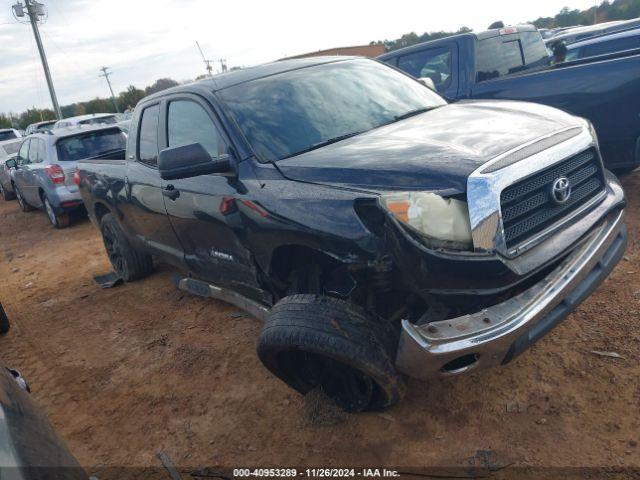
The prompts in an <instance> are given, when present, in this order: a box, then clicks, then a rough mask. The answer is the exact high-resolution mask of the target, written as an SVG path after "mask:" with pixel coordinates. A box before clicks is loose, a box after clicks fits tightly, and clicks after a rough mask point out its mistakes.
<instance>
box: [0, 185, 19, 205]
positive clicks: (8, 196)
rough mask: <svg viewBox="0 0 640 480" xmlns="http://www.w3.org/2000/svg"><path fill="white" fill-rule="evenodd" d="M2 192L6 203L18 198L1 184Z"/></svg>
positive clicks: (0, 189)
mask: <svg viewBox="0 0 640 480" xmlns="http://www.w3.org/2000/svg"><path fill="white" fill-rule="evenodd" d="M0 192H2V198H3V199H4V201H5V202H8V201H9V200H13V199H15V198H16V195H15V193H13V192H7V191H6V190H5V188H4V187H3V186H2V183H0Z"/></svg>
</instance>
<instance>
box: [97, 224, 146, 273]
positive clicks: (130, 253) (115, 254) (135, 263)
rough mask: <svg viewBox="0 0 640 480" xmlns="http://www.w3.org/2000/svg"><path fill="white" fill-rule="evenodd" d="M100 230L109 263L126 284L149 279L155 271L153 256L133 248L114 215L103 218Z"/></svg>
mask: <svg viewBox="0 0 640 480" xmlns="http://www.w3.org/2000/svg"><path fill="white" fill-rule="evenodd" d="M100 230H101V232H102V239H103V241H104V247H105V249H106V250H107V255H108V256H109V261H110V262H111V265H112V266H113V269H114V270H115V272H116V274H118V276H119V277H120V278H122V279H123V280H124V281H125V282H133V281H135V280H140V279H142V278H145V277H147V276H148V275H149V274H150V273H151V272H152V270H153V261H152V259H151V255H146V254H144V253H141V252H139V251H137V250H136V249H135V248H133V247H132V246H131V244H130V243H129V241H128V240H127V237H126V236H125V235H124V232H123V231H122V229H121V228H120V225H119V224H118V222H117V221H116V219H115V217H114V215H113V214H112V213H107V214H105V215H104V216H103V217H102V220H101V222H100Z"/></svg>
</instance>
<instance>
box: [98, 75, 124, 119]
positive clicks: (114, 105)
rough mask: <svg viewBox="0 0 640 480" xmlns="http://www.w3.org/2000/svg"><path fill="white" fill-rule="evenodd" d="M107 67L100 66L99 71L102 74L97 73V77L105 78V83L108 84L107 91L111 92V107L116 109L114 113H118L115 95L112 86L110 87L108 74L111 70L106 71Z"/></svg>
mask: <svg viewBox="0 0 640 480" xmlns="http://www.w3.org/2000/svg"><path fill="white" fill-rule="evenodd" d="M107 69H108V67H102V68H101V69H100V71H101V72H102V75H98V76H99V77H104V78H105V79H106V80H107V85H109V91H110V92H111V100H113V107H114V108H115V109H116V113H120V110H118V104H117V103H116V96H115V95H114V94H113V88H111V81H110V80H109V75H111V72H109V71H107Z"/></svg>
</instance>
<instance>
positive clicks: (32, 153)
mask: <svg viewBox="0 0 640 480" xmlns="http://www.w3.org/2000/svg"><path fill="white" fill-rule="evenodd" d="M39 151H40V140H38V139H36V138H32V139H31V146H30V147H29V162H31V163H38V162H39V161H40V160H39V158H38V152H39Z"/></svg>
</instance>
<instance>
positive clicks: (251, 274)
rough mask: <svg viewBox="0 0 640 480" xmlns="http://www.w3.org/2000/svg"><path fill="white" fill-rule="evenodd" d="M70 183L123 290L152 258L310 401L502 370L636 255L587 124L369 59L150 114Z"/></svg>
mask: <svg viewBox="0 0 640 480" xmlns="http://www.w3.org/2000/svg"><path fill="white" fill-rule="evenodd" d="M78 168H79V171H78V174H77V175H76V181H77V183H78V184H79V185H80V191H81V194H82V198H83V200H84V202H85V204H86V207H87V211H88V212H89V215H90V217H91V219H92V221H93V222H94V223H95V224H96V226H98V228H100V230H101V232H102V235H103V237H104V243H105V247H106V250H107V253H108V255H109V258H110V260H111V262H112V264H113V267H114V268H115V270H116V272H117V273H118V274H119V275H120V276H121V277H123V278H124V279H125V280H127V281H130V280H137V279H140V278H142V277H144V276H145V275H147V274H149V273H150V272H151V270H152V256H155V257H158V258H160V259H162V260H164V261H165V262H168V263H170V264H173V265H175V266H176V267H178V269H180V270H181V271H182V272H184V276H182V277H178V278H177V279H176V283H177V285H178V287H179V288H182V289H185V290H188V291H190V292H192V293H195V294H198V295H203V296H208V297H214V298H218V299H223V300H226V301H228V302H231V303H234V304H236V305H238V306H241V307H242V308H244V309H246V310H247V311H249V312H251V313H252V314H254V315H255V316H256V317H259V318H262V319H264V321H265V324H264V327H263V330H262V333H261V336H260V340H259V343H258V355H259V357H260V359H261V360H262V362H263V363H264V364H265V366H266V367H267V368H268V369H269V370H270V371H271V372H273V373H274V374H275V375H276V376H278V377H279V378H281V379H282V380H283V381H285V382H286V383H287V384H289V385H290V386H291V387H293V388H295V389H297V390H298V391H300V392H302V393H304V392H308V391H310V390H311V389H314V388H322V389H323V391H324V392H325V393H326V394H327V395H328V396H330V397H331V398H333V399H334V400H335V401H336V402H337V404H338V405H340V406H341V407H342V408H344V409H346V410H349V411H361V410H367V409H375V408H382V407H385V406H388V405H391V404H393V403H395V402H397V401H398V400H399V399H400V397H401V395H402V392H403V388H404V387H403V385H404V383H403V377H402V375H401V373H405V374H408V375H410V376H413V377H418V378H431V377H438V376H447V375H455V374H461V373H465V372H468V371H471V370H474V369H479V368H483V367H490V366H494V365H500V364H505V363H507V362H509V361H510V360H512V359H513V358H515V357H516V356H517V355H518V354H520V353H521V352H522V351H523V350H524V349H526V348H527V347H528V346H529V345H531V344H532V343H533V342H535V341H536V340H537V339H539V338H540V337H541V336H543V335H544V334H545V333H546V332H548V331H549V330H550V329H551V328H552V327H553V326H554V325H556V324H557V323H558V322H559V321H561V320H562V319H563V318H565V317H566V316H567V315H568V314H569V312H571V311H572V310H573V309H574V308H575V307H576V305H577V304H579V303H580V302H581V301H582V300H583V299H584V298H585V297H586V296H588V295H589V294H590V293H591V291H593V289H595V288H596V287H597V286H598V285H599V284H600V282H601V281H602V280H603V279H604V278H605V277H606V276H607V275H608V274H609V272H610V271H611V269H612V268H613V267H614V266H615V264H616V263H617V262H618V260H619V259H620V258H621V256H622V254H623V252H624V249H625V246H626V229H625V225H624V221H623V209H624V205H625V201H624V196H623V191H622V188H621V187H620V184H619V183H618V181H617V179H616V178H615V177H614V176H613V175H612V174H611V173H609V172H608V171H606V170H605V169H604V168H603V166H602V161H601V158H600V153H599V150H598V144H597V140H596V136H595V132H594V130H593V128H592V126H591V125H590V123H589V122H588V121H586V120H584V119H581V118H578V117H574V116H571V115H569V114H566V113H563V112H561V111H559V110H555V109H553V108H550V107H546V106H541V105H535V104H529V103H517V102H508V101H503V102H500V101H476V102H468V103H464V104H463V103H459V104H453V105H448V104H447V102H446V101H444V100H443V99H442V98H441V97H439V96H438V95H437V94H435V93H434V92H432V91H431V90H429V89H428V88H426V87H425V86H424V85H422V84H421V83H420V82H418V81H417V80H415V79H413V78H411V77H410V76H408V75H406V74H404V73H402V72H399V71H398V70H395V69H393V68H391V67H389V66H386V65H385V64H383V63H381V62H378V61H375V60H368V59H358V58H348V57H346V58H345V57H331V58H328V57H327V58H314V59H299V60H289V61H282V62H277V63H273V64H267V65H263V66H259V67H254V68H248V69H244V70H241V71H236V72H230V73H225V74H222V75H218V76H215V77H213V78H211V79H207V80H203V81H201V82H198V83H194V84H191V85H184V86H180V87H176V88H173V89H170V90H166V91H163V92H161V93H159V94H155V95H152V96H150V97H147V98H145V99H144V100H143V101H141V102H140V104H139V105H138V106H137V108H136V111H135V114H134V116H133V120H132V123H131V130H130V135H129V140H128V144H127V149H126V158H125V159H122V160H86V161H81V162H78Z"/></svg>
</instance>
